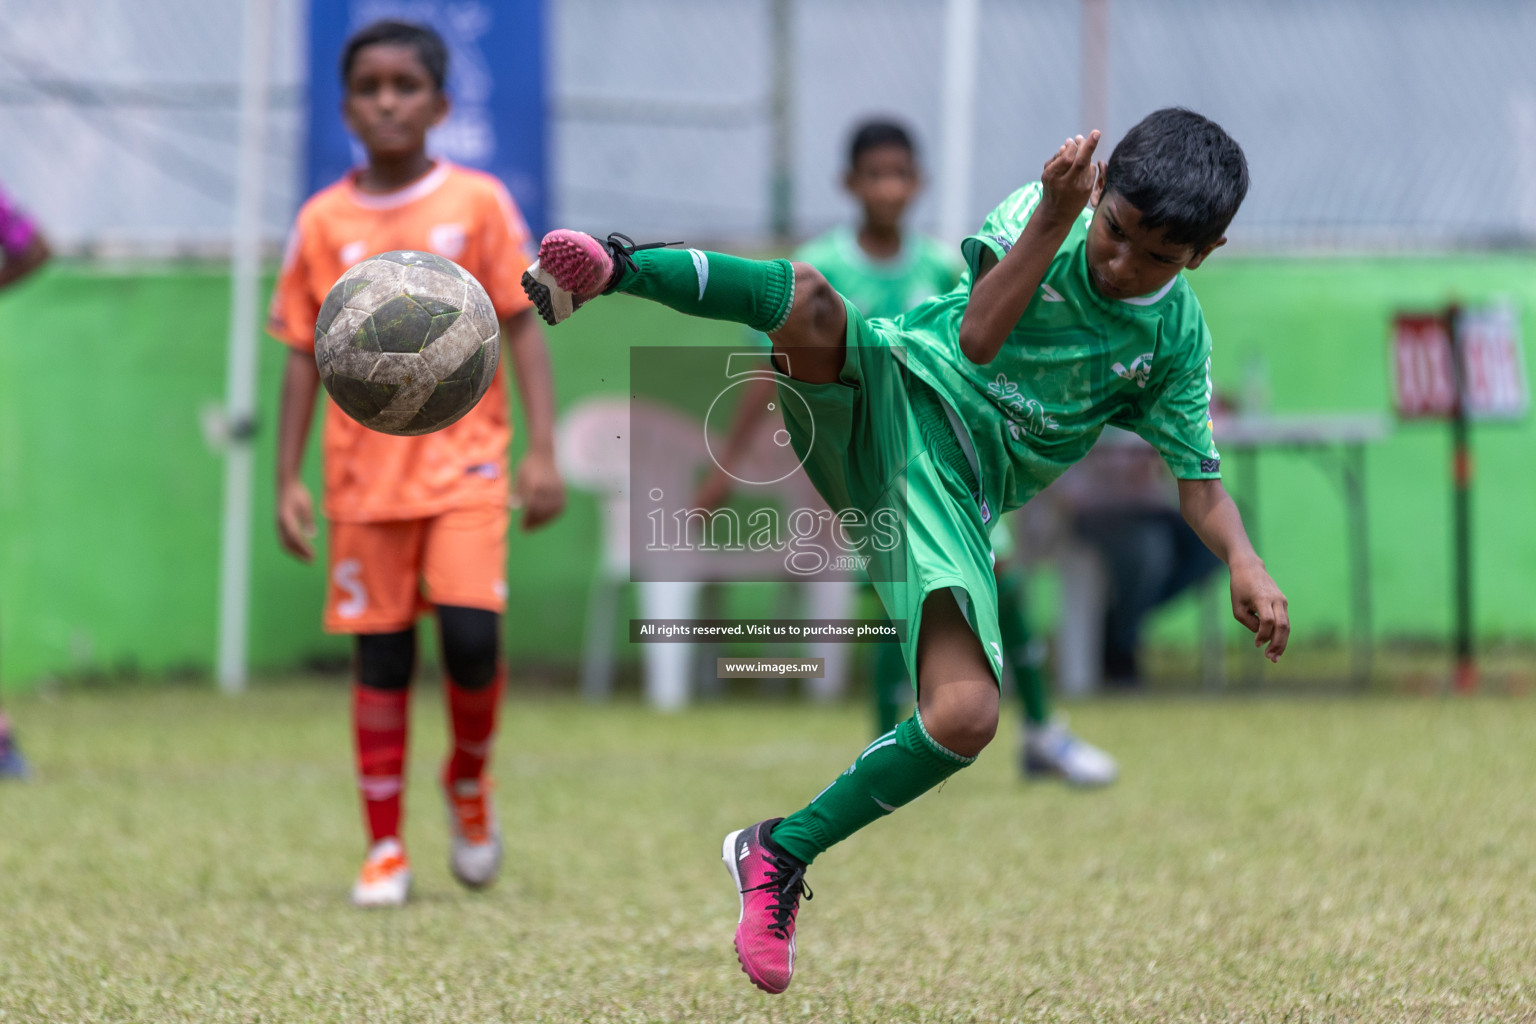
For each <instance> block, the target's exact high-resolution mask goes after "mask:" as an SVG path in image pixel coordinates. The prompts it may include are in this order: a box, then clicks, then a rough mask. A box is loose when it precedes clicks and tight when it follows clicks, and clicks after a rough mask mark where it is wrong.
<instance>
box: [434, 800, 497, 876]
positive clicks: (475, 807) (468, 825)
mask: <svg viewBox="0 0 1536 1024" xmlns="http://www.w3.org/2000/svg"><path fill="white" fill-rule="evenodd" d="M490 790H491V785H490V783H489V782H487V781H485V780H483V779H456V780H454V781H452V782H447V781H445V782H444V783H443V799H444V800H446V801H447V803H448V837H449V839H450V840H451V842H450V844H449V850H448V870H450V871H452V872H453V877H454V878H457V879H458V880H459V882H460V884H462V885H465V886H467V887H469V888H471V889H483V888H485V887H486V886H488V885H490V884H491V883H492V882H494V881H496V875H497V873H498V872H500V871H501V826H500V825H499V824H497V821H496V809H495V808H494V807H492V806H491V794H490Z"/></svg>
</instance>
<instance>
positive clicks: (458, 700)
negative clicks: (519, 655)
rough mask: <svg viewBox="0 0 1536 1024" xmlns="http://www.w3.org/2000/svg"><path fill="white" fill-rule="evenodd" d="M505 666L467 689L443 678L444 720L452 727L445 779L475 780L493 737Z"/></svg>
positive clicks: (486, 756) (504, 680)
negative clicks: (445, 699) (445, 693)
mask: <svg viewBox="0 0 1536 1024" xmlns="http://www.w3.org/2000/svg"><path fill="white" fill-rule="evenodd" d="M506 682H507V671H506V667H505V666H501V665H498V666H497V667H496V676H495V678H493V679H492V680H491V681H490V683H488V684H487V685H485V686H482V687H480V688H479V689H475V690H467V689H465V688H463V687H461V686H460V685H459V684H458V683H456V682H454V681H453V680H452V679H445V680H444V681H443V688H444V689H445V690H447V692H448V719H449V723H450V726H451V728H452V730H453V753H451V754H450V755H449V757H448V765H447V767H446V768H445V770H444V774H445V775H446V776H447V779H448V781H450V782H455V781H458V780H459V779H478V778H480V776H481V775H482V774H483V773H484V771H485V762H486V760H487V759H488V758H489V757H490V756H491V742H492V740H494V739H495V736H496V714H497V710H498V709H499V708H500V707H501V695H502V691H503V690H504V689H505V688H506Z"/></svg>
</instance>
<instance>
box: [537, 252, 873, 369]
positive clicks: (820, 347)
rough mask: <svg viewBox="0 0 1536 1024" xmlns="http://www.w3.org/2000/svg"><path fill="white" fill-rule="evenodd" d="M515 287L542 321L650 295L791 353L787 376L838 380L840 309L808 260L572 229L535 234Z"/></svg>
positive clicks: (843, 315) (844, 317) (843, 320)
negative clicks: (615, 296)
mask: <svg viewBox="0 0 1536 1024" xmlns="http://www.w3.org/2000/svg"><path fill="white" fill-rule="evenodd" d="M523 290H524V291H525V292H527V293H528V297H529V298H530V299H531V300H532V301H533V303H534V305H535V306H536V307H538V310H539V313H540V315H541V316H543V317H544V319H545V320H546V321H547V322H549V323H550V324H558V323H560V322H561V321H562V320H564V319H566V318H567V317H569V316H570V315H571V314H572V313H573V312H575V311H576V310H577V309H579V308H580V307H581V305H582V304H583V303H585V302H587V301H588V300H590V299H593V298H596V297H597V296H599V295H607V294H610V293H612V292H615V291H620V292H626V293H628V294H630V295H637V296H640V297H641V298H646V299H651V300H652V301H655V302H659V303H661V304H662V305H664V306H668V307H670V308H672V309H675V310H677V311H678V312H680V313H687V314H688V315H689V316H699V317H705V318H707V319H711V320H729V321H732V322H734V323H739V324H745V325H746V326H747V327H750V328H752V329H753V330H757V331H762V332H763V333H765V334H768V335H769V336H770V337H771V338H772V339H773V343H774V351H775V352H781V353H782V352H793V353H794V358H793V359H792V360H791V361H790V365H789V368H788V373H789V376H791V377H793V378H795V379H796V380H801V381H806V382H808V383H827V382H829V381H834V380H836V379H837V375H838V372H839V371H840V370H841V369H842V366H843V346H844V332H845V331H846V329H847V325H848V313H847V309H846V307H844V305H843V302H842V299H841V297H840V296H839V295H838V294H837V292H836V291H834V290H833V288H832V286H831V285H829V284H827V281H826V278H824V277H822V276H821V274H820V273H819V272H818V271H817V270H816V269H815V268H814V267H811V266H810V265H808V264H804V263H790V262H789V261H788V260H749V259H743V258H741V257H739V256H727V255H725V254H723V253H717V252H705V251H703V250H701V249H670V248H665V247H661V246H636V245H635V244H634V243H633V242H631V241H630V240H629V239H627V238H625V237H624V236H622V235H609V236H608V239H607V240H606V241H600V240H598V239H596V238H593V237H592V236H591V235H587V234H583V233H582V232H580V231H569V230H557V231H551V232H550V233H549V234H547V235H545V236H544V240H543V242H542V243H541V244H540V245H539V258H538V260H537V261H535V263H534V264H533V266H531V267H529V268H528V272H527V273H525V274H524V275H523Z"/></svg>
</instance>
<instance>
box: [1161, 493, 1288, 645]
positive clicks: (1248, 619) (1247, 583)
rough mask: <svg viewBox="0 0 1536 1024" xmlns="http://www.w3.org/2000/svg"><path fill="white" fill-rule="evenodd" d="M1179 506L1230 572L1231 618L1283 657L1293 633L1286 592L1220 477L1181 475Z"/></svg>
mask: <svg viewBox="0 0 1536 1024" xmlns="http://www.w3.org/2000/svg"><path fill="white" fill-rule="evenodd" d="M1179 511H1180V512H1181V513H1183V515H1184V521H1185V522H1187V523H1188V524H1189V525H1190V527H1191V528H1192V529H1193V530H1194V531H1195V533H1197V534H1199V536H1200V539H1201V540H1202V541H1204V542H1205V546H1206V547H1208V548H1210V549H1211V551H1212V552H1214V553H1215V555H1216V557H1217V558H1220V559H1221V560H1222V561H1223V562H1225V563H1227V569H1228V570H1229V572H1230V573H1231V576H1232V617H1233V618H1235V619H1236V620H1237V621H1238V622H1241V623H1242V624H1243V625H1244V626H1246V627H1247V628H1248V629H1249V631H1250V632H1252V633H1253V634H1254V638H1253V645H1254V646H1255V647H1263V646H1264V645H1265V644H1266V643H1268V645H1269V647H1268V648H1267V649H1266V650H1265V652H1264V656H1265V657H1266V658H1268V659H1269V660H1270V661H1279V660H1280V655H1282V654H1284V653H1285V645H1286V643H1287V642H1288V641H1289V640H1290V637H1291V619H1290V615H1289V614H1288V612H1287V608H1286V600H1285V595H1284V594H1282V593H1281V592H1280V588H1279V587H1277V586H1276V585H1275V581H1274V580H1272V579H1270V576H1269V573H1268V572H1267V571H1265V569H1264V560H1263V559H1261V558H1260V557H1259V556H1258V554H1256V553H1255V552H1254V550H1253V545H1252V544H1251V543H1249V541H1248V532H1247V531H1246V530H1244V529H1243V518H1242V516H1241V515H1239V514H1238V511H1237V505H1236V504H1235V503H1234V502H1233V501H1232V497H1231V495H1229V494H1227V489H1226V488H1225V487H1223V486H1222V485H1221V481H1220V480H1180V481H1179Z"/></svg>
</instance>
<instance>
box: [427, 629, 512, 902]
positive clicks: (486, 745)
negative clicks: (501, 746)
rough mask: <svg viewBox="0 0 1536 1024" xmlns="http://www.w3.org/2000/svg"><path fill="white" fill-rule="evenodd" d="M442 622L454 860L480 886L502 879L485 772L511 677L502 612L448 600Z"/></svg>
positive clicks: (446, 788)
mask: <svg viewBox="0 0 1536 1024" xmlns="http://www.w3.org/2000/svg"><path fill="white" fill-rule="evenodd" d="M437 621H438V628H439V629H440V630H441V633H440V636H441V640H442V651H443V668H444V675H445V676H446V678H445V679H444V680H443V689H444V691H445V694H446V696H447V698H448V720H449V727H450V729H451V730H452V734H453V735H452V739H453V750H452V752H451V753H450V754H449V755H448V761H447V763H446V764H444V765H443V775H442V786H443V798H444V800H445V801H446V802H447V805H448V832H449V839H450V842H449V854H448V867H449V870H450V871H451V872H452V873H453V877H454V878H457V879H458V880H459V882H460V883H461V884H463V885H466V886H468V887H470V888H472V889H479V888H483V887H485V886H487V885H490V884H491V883H492V882H494V881H495V880H496V875H497V872H498V871H500V869H501V857H502V841H501V827H500V825H499V824H498V823H497V820H496V812H495V808H494V807H493V806H492V804H491V800H490V784H489V782H488V781H487V780H486V778H485V764H486V761H487V759H488V758H489V757H490V754H491V744H492V741H493V740H494V739H495V735H496V715H497V710H498V709H499V708H500V706H501V695H502V690H503V688H504V686H505V683H506V670H505V668H504V667H503V666H502V664H501V661H500V654H499V648H500V643H499V640H500V633H501V628H500V623H501V616H499V615H497V614H496V613H495V612H493V611H487V610H486V609H483V608H463V607H459V606H456V605H444V606H442V607H440V608H438V610H437Z"/></svg>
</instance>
